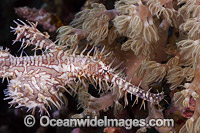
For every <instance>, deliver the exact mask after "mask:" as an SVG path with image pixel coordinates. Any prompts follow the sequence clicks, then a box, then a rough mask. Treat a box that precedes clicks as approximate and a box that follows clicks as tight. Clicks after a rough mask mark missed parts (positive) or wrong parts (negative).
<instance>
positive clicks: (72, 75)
mask: <svg viewBox="0 0 200 133" xmlns="http://www.w3.org/2000/svg"><path fill="white" fill-rule="evenodd" d="M88 3H89V4H90V6H87V5H86V6H85V7H84V9H83V10H82V11H80V12H78V13H77V14H76V15H75V17H74V19H73V21H72V22H71V23H70V24H69V25H67V26H61V27H60V28H59V29H58V31H57V33H58V34H57V41H56V42H53V41H51V40H50V39H49V35H48V34H43V33H42V32H40V31H39V30H38V29H37V28H36V26H37V24H35V23H33V22H28V21H27V22H23V21H21V20H16V21H14V22H15V23H16V25H17V26H16V27H11V29H12V32H14V34H15V35H16V36H17V37H16V39H15V40H14V43H15V42H21V45H22V46H21V47H22V48H24V47H27V46H29V45H33V46H34V47H35V48H34V49H35V50H42V51H43V52H42V54H41V55H36V54H35V55H33V56H20V57H15V56H13V55H11V54H10V53H9V50H8V49H5V50H3V49H1V52H0V60H1V62H2V64H1V71H0V76H1V77H2V78H3V79H4V78H7V79H8V88H7V89H6V90H5V96H6V98H5V99H6V100H9V104H10V105H11V106H13V107H16V108H19V107H25V108H27V110H28V111H30V112H32V113H33V114H34V113H38V111H39V113H40V114H42V115H44V114H47V115H50V113H49V110H51V108H52V107H53V106H54V107H56V108H57V109H58V110H59V109H61V108H62V106H63V105H64V104H65V101H66V99H67V97H66V96H65V95H64V92H67V93H69V94H70V95H72V96H73V97H74V98H76V99H77V101H78V103H79V104H78V107H79V108H82V109H83V110H84V111H83V112H82V113H81V114H73V115H71V117H72V118H83V117H85V116H86V115H90V116H99V113H100V112H102V111H107V110H109V109H111V108H113V111H114V115H117V114H120V112H121V111H122V110H123V108H124V107H126V106H128V105H129V104H131V105H132V104H138V100H141V101H142V103H141V108H143V109H145V110H148V112H149V115H148V117H147V118H146V119H147V120H148V119H151V118H156V119H157V118H161V119H164V118H168V116H167V115H165V114H166V113H165V111H164V109H163V107H162V104H161V102H165V103H166V102H169V100H168V101H167V100H166V95H168V97H170V99H171V100H170V103H168V105H169V104H170V106H173V107H174V108H176V110H178V112H180V113H179V114H181V115H183V116H185V115H187V114H186V113H187V112H186V109H191V108H192V107H193V108H192V109H191V110H192V111H193V114H192V115H191V116H189V117H188V116H187V117H185V123H183V124H182V126H181V127H180V128H179V129H178V130H177V129H176V124H175V126H174V127H155V129H156V130H157V131H158V132H163V133H165V132H180V133H200V104H199V103H200V96H199V95H200V59H199V52H200V1H199V0H119V1H116V2H115V5H114V9H111V10H107V9H106V7H105V6H104V5H103V4H100V3H95V2H92V1H89V0H88ZM170 29H173V30H170ZM169 34H170V35H169ZM155 83H157V84H161V85H162V87H160V88H159V87H157V88H156V87H152V84H155ZM89 84H90V86H93V87H94V88H91V87H90V86H89ZM166 84H167V87H166ZM90 89H97V91H98V95H99V97H95V96H92V94H91V93H89V90H90ZM167 89H168V91H170V92H171V93H170V94H171V95H170V96H169V94H167V93H169V92H167ZM130 97H131V98H132V97H133V99H135V100H133V101H131V100H128V99H129V98H130ZM194 103H195V105H194ZM134 106H135V105H133V106H132V108H134ZM141 108H140V109H141ZM140 109H139V108H138V111H139V110H140ZM144 128H151V127H142V129H141V128H140V129H138V131H137V132H142V130H143V129H144Z"/></svg>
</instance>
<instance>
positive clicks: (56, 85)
mask: <svg viewBox="0 0 200 133" xmlns="http://www.w3.org/2000/svg"><path fill="white" fill-rule="evenodd" d="M14 22H15V23H16V24H17V27H16V28H13V27H11V29H12V31H13V32H14V33H15V34H16V35H17V37H16V39H15V40H14V43H15V42H17V41H19V42H22V46H21V47H22V48H24V47H27V46H29V45H34V46H35V49H45V51H46V52H44V53H43V54H42V55H34V56H20V57H14V56H13V55H11V54H10V53H9V52H8V49H6V50H3V49H1V52H0V61H1V71H0V76H1V77H3V78H7V79H11V80H10V81H9V85H8V88H7V89H6V90H5V94H6V96H7V98H5V99H11V101H10V102H9V104H11V105H17V106H16V108H18V107H27V108H28V110H32V111H33V112H35V109H36V107H38V108H39V111H40V112H43V111H44V112H46V113H48V111H47V108H51V106H50V105H52V104H53V105H55V106H56V107H57V108H58V109H60V108H61V103H62V92H61V91H60V90H61V88H63V89H65V90H66V91H68V92H69V90H67V89H66V88H65V86H68V87H70V86H71V85H70V84H71V82H73V81H75V80H77V79H78V80H80V81H82V79H83V78H85V79H91V77H92V79H93V81H95V82H96V83H98V84H101V82H102V81H105V82H108V83H109V84H110V87H113V86H116V87H117V88H120V89H119V90H120V91H121V92H127V93H130V94H131V95H135V96H137V97H139V98H141V99H144V100H147V101H149V102H151V103H153V104H159V102H160V101H161V100H162V99H163V98H164V92H161V93H158V94H154V93H151V92H150V91H145V90H142V89H141V88H140V87H139V86H135V85H133V84H131V83H129V82H127V81H126V80H125V79H123V78H121V77H120V76H119V75H118V74H116V72H115V69H114V68H113V69H112V68H111V67H110V65H107V64H106V63H105V61H103V58H106V56H108V55H109V54H107V55H104V56H103V55H102V53H103V51H104V50H101V52H99V53H98V52H95V48H94V47H93V48H92V49H91V50H90V51H89V52H87V54H85V52H86V49H87V48H85V49H84V50H83V51H82V52H81V54H80V55H76V50H74V51H73V53H72V54H69V52H67V51H64V50H63V48H62V46H57V45H56V44H55V43H54V42H52V41H51V40H50V39H49V36H48V35H45V34H43V33H41V32H40V31H39V30H37V28H36V26H37V24H34V23H31V22H29V25H28V24H26V23H24V22H22V21H21V20H19V22H16V21H14ZM92 51H93V52H94V54H92V55H90V54H91V52H92ZM99 86H100V85H99ZM72 89H73V88H72ZM100 89H101V87H100ZM111 91H112V89H111ZM69 93H70V92H69Z"/></svg>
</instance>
